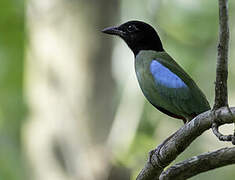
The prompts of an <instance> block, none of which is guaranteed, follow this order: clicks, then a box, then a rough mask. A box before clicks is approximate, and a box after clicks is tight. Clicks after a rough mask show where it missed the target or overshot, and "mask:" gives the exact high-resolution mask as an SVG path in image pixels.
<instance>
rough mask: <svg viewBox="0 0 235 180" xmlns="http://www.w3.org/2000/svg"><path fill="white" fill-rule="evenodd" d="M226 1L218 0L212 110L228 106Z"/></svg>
mask: <svg viewBox="0 0 235 180" xmlns="http://www.w3.org/2000/svg"><path fill="white" fill-rule="evenodd" d="M228 50H229V25H228V0H219V42H218V56H217V67H216V82H215V104H214V107H213V109H214V110H216V109H218V108H220V107H224V106H228V91H227V79H228Z"/></svg>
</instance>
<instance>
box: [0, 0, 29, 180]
mask: <svg viewBox="0 0 235 180" xmlns="http://www.w3.org/2000/svg"><path fill="white" fill-rule="evenodd" d="M0 5H1V11H0V27H1V28H0V147H1V148H0V179H1V180H2V179H7V180H13V179H19V180H20V179H25V176H24V170H23V162H22V158H21V157H22V155H21V145H20V130H21V124H22V120H23V117H24V112H25V107H24V103H23V87H22V86H23V58H24V1H23V0H20V1H19V0H18V1H16V0H2V1H1V3H0Z"/></svg>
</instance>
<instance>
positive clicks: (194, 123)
mask: <svg viewBox="0 0 235 180" xmlns="http://www.w3.org/2000/svg"><path fill="white" fill-rule="evenodd" d="M214 113H215V115H216V116H214V114H212V113H211V112H210V111H207V112H204V113H202V114H200V115H198V116H197V117H196V118H194V119H193V120H191V121H190V122H189V123H187V124H185V125H184V126H183V127H181V128H180V129H179V130H178V131H177V132H176V133H175V134H174V135H173V136H172V137H171V138H170V139H169V140H168V141H166V142H164V143H163V144H161V145H159V146H158V147H161V149H160V150H159V149H157V148H156V149H155V150H154V152H155V153H153V154H152V155H151V157H150V161H149V162H147V163H146V164H145V167H144V168H143V169H142V171H141V172H140V174H139V175H138V177H137V180H152V179H158V178H159V176H160V174H161V173H162V171H163V168H164V167H166V166H167V165H169V164H170V163H171V162H172V161H173V160H175V158H176V157H177V156H178V155H179V154H180V153H181V152H183V151H184V150H185V149H186V148H187V147H188V146H189V145H190V144H191V143H192V142H193V141H194V140H195V139H196V138H197V137H198V136H200V135H201V134H202V133H203V132H204V131H206V130H208V129H210V128H211V126H212V122H213V121H214V118H215V117H219V119H218V120H217V122H218V125H219V126H220V125H223V124H226V123H233V120H234V117H235V108H231V113H232V115H231V114H230V113H229V111H228V108H220V109H218V110H216V111H215V112H214Z"/></svg>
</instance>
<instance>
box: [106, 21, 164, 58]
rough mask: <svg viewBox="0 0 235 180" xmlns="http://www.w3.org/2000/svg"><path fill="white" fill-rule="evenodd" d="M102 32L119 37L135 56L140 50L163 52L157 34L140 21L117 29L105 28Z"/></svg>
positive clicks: (131, 22) (125, 24)
mask: <svg viewBox="0 0 235 180" xmlns="http://www.w3.org/2000/svg"><path fill="white" fill-rule="evenodd" d="M102 32H103V33H106V34H112V35H117V36H119V37H121V38H122V39H123V40H124V41H125V42H126V43H127V45H128V46H129V47H130V49H131V50H132V51H133V53H134V54H135V56H136V55H137V54H138V53H139V51H140V50H155V51H164V50H163V47H162V42H161V40H160V38H159V36H158V34H157V32H156V31H155V30H154V29H153V27H152V26H150V25H149V24H146V23H144V22H141V21H128V22H126V23H124V24H121V25H120V26H117V27H108V28H105V29H104V30H103V31H102Z"/></svg>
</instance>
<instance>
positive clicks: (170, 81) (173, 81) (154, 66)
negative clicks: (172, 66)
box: [150, 60, 187, 88]
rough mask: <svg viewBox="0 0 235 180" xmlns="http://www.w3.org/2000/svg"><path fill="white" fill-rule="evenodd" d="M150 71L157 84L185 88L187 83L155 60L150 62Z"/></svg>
mask: <svg viewBox="0 0 235 180" xmlns="http://www.w3.org/2000/svg"><path fill="white" fill-rule="evenodd" d="M150 72H151V74H152V75H153V77H154V80H155V83H157V84H160V85H162V86H165V87H168V88H187V85H186V84H185V83H184V82H183V81H182V80H181V79H180V78H179V77H178V76H177V75H176V74H174V73H173V72H171V71H170V70H169V69H168V68H166V67H165V66H163V65H162V64H161V63H159V62H158V61H156V60H153V61H152V62H151V63H150Z"/></svg>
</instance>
